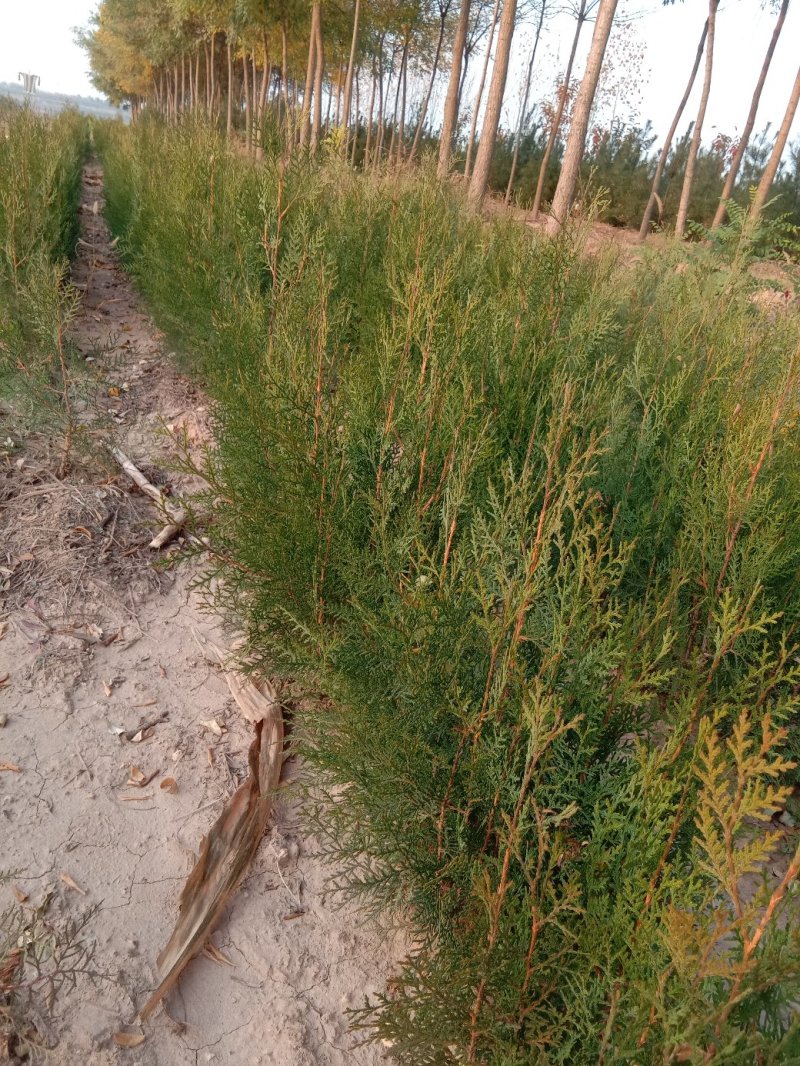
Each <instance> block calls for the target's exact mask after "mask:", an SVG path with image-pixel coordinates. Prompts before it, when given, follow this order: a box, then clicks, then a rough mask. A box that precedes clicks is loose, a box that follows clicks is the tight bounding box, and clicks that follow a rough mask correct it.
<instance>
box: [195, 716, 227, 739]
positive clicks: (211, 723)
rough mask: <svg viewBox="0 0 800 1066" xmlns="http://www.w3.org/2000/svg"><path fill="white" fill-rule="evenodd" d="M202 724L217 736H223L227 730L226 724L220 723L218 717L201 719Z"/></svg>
mask: <svg viewBox="0 0 800 1066" xmlns="http://www.w3.org/2000/svg"><path fill="white" fill-rule="evenodd" d="M200 725H201V726H203V728H204V729H207V730H208V731H209V733H213V734H214V736H215V737H221V736H222V734H223V733H224V732H225V731H226V730H225V726H222V725H220V724H219V722H218V721H217V720H216V718H209V719H208V720H207V721H201V722H200Z"/></svg>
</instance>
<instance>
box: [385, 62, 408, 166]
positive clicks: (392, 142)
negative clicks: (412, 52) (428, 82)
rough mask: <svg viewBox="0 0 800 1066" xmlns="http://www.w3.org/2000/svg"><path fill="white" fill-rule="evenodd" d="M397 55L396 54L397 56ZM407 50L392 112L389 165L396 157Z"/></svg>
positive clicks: (401, 63) (401, 64) (401, 66)
mask: <svg viewBox="0 0 800 1066" xmlns="http://www.w3.org/2000/svg"><path fill="white" fill-rule="evenodd" d="M396 54H397V53H395V55H396ZM405 55H406V53H405V48H404V49H403V54H402V57H401V60H400V71H399V73H398V75H397V89H396V90H395V94H394V111H393V112H392V139H391V140H390V141H389V163H390V164H391V162H392V158H393V156H394V146H395V142H396V140H397V115H398V112H399V110H400V88H401V82H402V80H403V63H404V62H405Z"/></svg>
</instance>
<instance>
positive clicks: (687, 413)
mask: <svg viewBox="0 0 800 1066" xmlns="http://www.w3.org/2000/svg"><path fill="white" fill-rule="evenodd" d="M103 138H104V159H105V165H106V174H107V182H108V195H109V204H110V209H111V217H112V220H113V224H114V226H115V227H116V230H117V232H118V233H119V234H120V235H122V236H123V237H124V247H125V248H126V255H127V262H128V265H129V267H130V269H131V270H132V271H133V273H134V274H135V275H136V277H137V279H138V282H139V284H140V285H141V286H142V288H143V290H144V292H145V293H146V295H147V298H148V299H149V301H150V303H151V305H152V308H153V310H154V313H155V314H156V316H157V318H158V319H159V321H160V322H161V323H162V324H163V326H164V327H165V328H166V329H167V330H168V331H170V332H171V333H172V335H173V339H174V340H175V342H176V344H179V345H180V346H181V349H182V350H183V352H184V353H186V354H185V359H186V362H187V366H189V367H193V368H194V369H195V370H196V372H197V373H199V374H200V375H202V377H203V378H204V380H205V382H206V384H207V386H208V388H209V389H210V390H211V392H212V394H213V396H214V398H215V402H216V408H215V409H216V419H217V430H218V447H217V449H216V450H215V452H214V454H213V455H212V456H211V458H210V460H209V466H208V469H207V470H206V475H207V477H208V479H209V482H210V490H209V496H208V506H209V507H210V508H213V509H214V516H213V517H214V521H213V523H212V524H211V533H210V545H211V552H212V557H213V558H215V559H216V560H217V565H216V568H215V573H218V574H221V575H222V576H223V577H224V580H223V581H222V582H220V583H219V585H218V586H217V587H218V589H219V590H222V591H221V592H219V595H220V597H221V604H222V606H223V607H224V608H226V609H227V610H228V611H230V612H231V614H233V615H235V616H236V618H237V620H238V623H239V624H240V625H241V626H243V627H244V628H245V630H246V632H247V635H248V653H249V654H250V655H252V661H253V662H254V663H255V664H256V665H257V666H259V667H260V668H262V669H264V670H266V671H268V672H270V673H272V674H273V675H274V674H281V675H284V676H286V677H291V678H293V679H294V682H295V684H296V685H297V686H298V687H299V688H300V689H301V690H302V694H303V695H304V696H305V697H306V698H305V699H303V700H300V701H298V702H299V703H300V705H301V706H305V707H307V708H312V709H309V710H307V711H306V712H305V713H304V714H302V715H300V716H299V721H298V724H297V733H296V735H299V736H300V738H301V740H302V743H303V745H304V747H305V751H306V755H307V757H308V759H309V760H310V762H311V763H312V764H313V768H314V771H315V789H316V796H317V799H318V803H317V814H318V817H319V819H320V821H321V823H322V825H323V826H324V828H325V829H326V831H327V833H328V839H329V841H330V848H331V854H332V855H333V856H335V857H336V858H337V859H338V860H339V862H340V865H339V867H338V869H339V871H340V878H341V880H340V884H339V887H340V888H341V889H342V891H344V892H348V893H352V894H355V895H356V896H357V897H358V899H359V900H360V901H361V903H362V905H363V906H364V907H365V908H367V909H370V908H371V909H372V910H373V911H374V912H375V913H379V914H381V915H384V916H385V915H388V914H392V913H395V914H397V913H400V914H402V915H403V919H404V921H405V922H406V924H407V926H408V927H410V929H411V930H412V931H413V934H414V941H413V942H414V947H413V951H412V953H411V955H410V957H409V959H408V960H407V961H406V963H405V964H404V965H403V967H402V970H401V973H400V974H399V976H397V977H396V978H395V979H393V982H392V988H391V992H387V994H386V995H384V996H379V997H377V998H376V999H375V1000H373V1001H372V1002H370V1003H368V1004H367V1005H366V1006H365V1007H364V1009H363V1010H362V1011H359V1012H357V1014H356V1019H355V1020H356V1022H357V1023H358V1024H359V1025H362V1026H364V1027H366V1028H367V1029H368V1031H369V1032H370V1033H371V1034H372V1035H373V1036H377V1037H380V1038H382V1039H384V1040H385V1041H388V1042H390V1043H391V1045H392V1049H393V1054H394V1055H396V1056H397V1058H398V1060H399V1061H402V1062H407V1063H409V1064H412V1063H413V1064H414V1066H420V1064H422V1063H437V1064H438V1063H448V1062H451V1063H454V1062H470V1063H493V1064H495V1063H496V1064H504V1066H510V1064H512V1063H513V1064H517V1063H519V1064H522V1063H526V1064H527V1063H564V1064H566V1063H569V1064H571V1066H572V1064H583V1063H598V1062H599V1063H605V1064H609V1063H637V1064H642V1066H644V1064H656V1063H659V1064H661V1063H671V1062H692V1063H701V1062H702V1063H706V1062H714V1063H751V1062H759V1063H778V1062H790V1061H794V1060H795V1059H796V1058H798V1057H800V1022H798V1015H797V1010H796V1004H797V1002H798V995H800V921H798V916H797V910H796V903H795V902H794V900H795V892H796V886H797V876H798V870H799V869H800V858H799V857H798V852H797V851H796V843H797V842H796V839H795V834H794V833H793V832H792V831H791V830H787V829H786V827H785V825H784V824H783V823H785V822H789V823H791V821H792V818H791V811H789V812H788V814H787V808H788V807H790V805H791V803H792V796H793V793H794V789H795V786H796V784H797V781H798V777H797V771H796V769H795V761H796V754H797V752H798V750H799V749H800V744H799V743H798V730H797V721H798V711H800V707H799V706H798V703H800V658H799V656H800V649H799V648H798V622H800V588H798V585H799V584H800V515H798V508H799V507H800V455H799V454H798V451H799V449H800V444H799V442H798V435H797V433H796V431H795V428H794V427H796V424H797V414H798V396H800V391H799V390H798V386H800V380H798V379H799V378H800V362H799V356H798V352H799V351H800V328H799V327H798V321H797V319H796V318H793V317H791V315H789V314H787V315H778V316H775V317H774V318H773V319H768V318H766V317H765V316H763V315H762V314H761V312H760V311H759V309H758V307H757V305H756V304H754V302H753V301H752V299H751V282H750V279H749V276H748V274H747V272H746V270H744V269H743V268H742V263H743V262H744V261H745V259H746V257H738V258H737V260H736V262H735V263H734V264H733V265H731V263H730V262H726V261H725V260H723V259H718V258H716V257H715V255H714V252H713V249H698V250H695V249H686V248H676V249H671V250H669V251H667V252H661V253H659V256H658V257H655V256H652V257H651V256H649V255H646V256H643V257H642V259H641V262H639V263H638V264H636V265H633V266H623V265H620V264H618V263H617V262H615V261H614V260H613V259H611V258H609V257H608V256H604V257H603V256H601V257H594V258H588V257H586V256H584V255H583V253H582V249H581V235H580V234H579V233H574V232H573V233H569V234H566V235H564V236H563V237H562V238H561V239H560V240H559V241H557V242H551V241H548V240H545V239H543V238H540V237H537V236H536V235H532V234H531V233H529V232H525V231H524V230H523V229H522V228H518V227H516V226H515V225H513V224H511V223H504V222H496V223H491V224H487V223H485V222H483V221H481V220H479V219H477V218H476V217H474V215H470V214H469V213H466V212H464V211H462V209H461V203H460V201H459V199H458V195H457V194H454V193H453V192H452V191H450V190H445V189H443V188H442V187H441V186H438V185H437V184H436V183H435V182H433V181H431V180H429V179H428V178H426V177H425V176H419V175H399V176H388V177H363V176H358V175H354V174H353V173H352V172H350V171H348V170H347V169H346V168H344V167H343V166H342V165H341V164H340V163H338V162H337V161H335V160H332V161H328V162H324V163H322V164H319V165H312V164H310V163H308V162H306V161H300V160H298V161H297V162H295V163H292V164H291V165H290V166H288V167H286V166H280V165H279V164H277V163H275V164H273V163H271V162H270V161H267V162H266V163H265V165H264V166H261V167H256V166H254V165H252V164H251V163H250V162H249V161H247V160H242V159H240V158H237V157H235V156H234V155H232V154H230V153H229V152H228V150H227V149H226V147H225V145H224V144H223V143H222V142H221V141H220V140H218V139H217V138H216V137H215V136H214V135H213V134H212V133H210V132H208V131H205V130H203V129H201V128H197V129H188V128H187V129H182V130H180V131H177V132H174V131H164V130H162V129H160V128H159V127H158V126H157V124H154V123H147V122H142V123H140V124H139V126H138V128H137V129H134V130H127V129H122V128H116V129H115V128H110V129H108V130H107V131H105V133H104V134H103ZM676 268H679V269H676ZM321 693H322V694H324V695H325V697H326V699H324V700H323V699H316V698H315V697H317V696H319V694H321ZM779 816H780V817H781V818H782V819H783V823H780V822H778V821H777V820H776V819H777V818H778V817H779ZM341 871H344V873H341Z"/></svg>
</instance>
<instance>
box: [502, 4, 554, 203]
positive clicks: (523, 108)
mask: <svg viewBox="0 0 800 1066" xmlns="http://www.w3.org/2000/svg"><path fill="white" fill-rule="evenodd" d="M539 2H540V4H541V7H540V9H539V22H538V23H537V25H536V37H535V38H534V40H533V49H532V50H531V58H530V61H529V62H528V69H527V71H526V72H525V88H524V90H523V93H522V101H521V103H520V108H519V118H518V119H517V130H516V133H515V134H514V154H513V156H512V157H511V173H510V174H509V175H508V185H506V195H505V200H504V202H505V203H506V204H509V203H510V202H511V193H512V192H513V191H514V178H515V177H516V176H517V163H518V161H519V142H520V141H521V140H522V130H523V127H524V125H525V116H526V114H527V112H528V97H529V96H530V92H531V78H532V77H533V64H534V63H535V61H536V49H537V48H538V47H539V38H540V37H541V35H542V24H543V23H544V12H545V8H546V7H547V0H539Z"/></svg>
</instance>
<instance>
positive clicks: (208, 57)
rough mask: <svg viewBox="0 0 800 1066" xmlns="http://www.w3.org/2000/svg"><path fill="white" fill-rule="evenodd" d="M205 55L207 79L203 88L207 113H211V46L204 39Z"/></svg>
mask: <svg viewBox="0 0 800 1066" xmlns="http://www.w3.org/2000/svg"><path fill="white" fill-rule="evenodd" d="M203 56H204V57H205V61H206V80H205V85H204V86H203V88H204V89H205V94H206V114H207V115H209V116H210V115H211V48H210V45H209V42H208V41H203Z"/></svg>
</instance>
